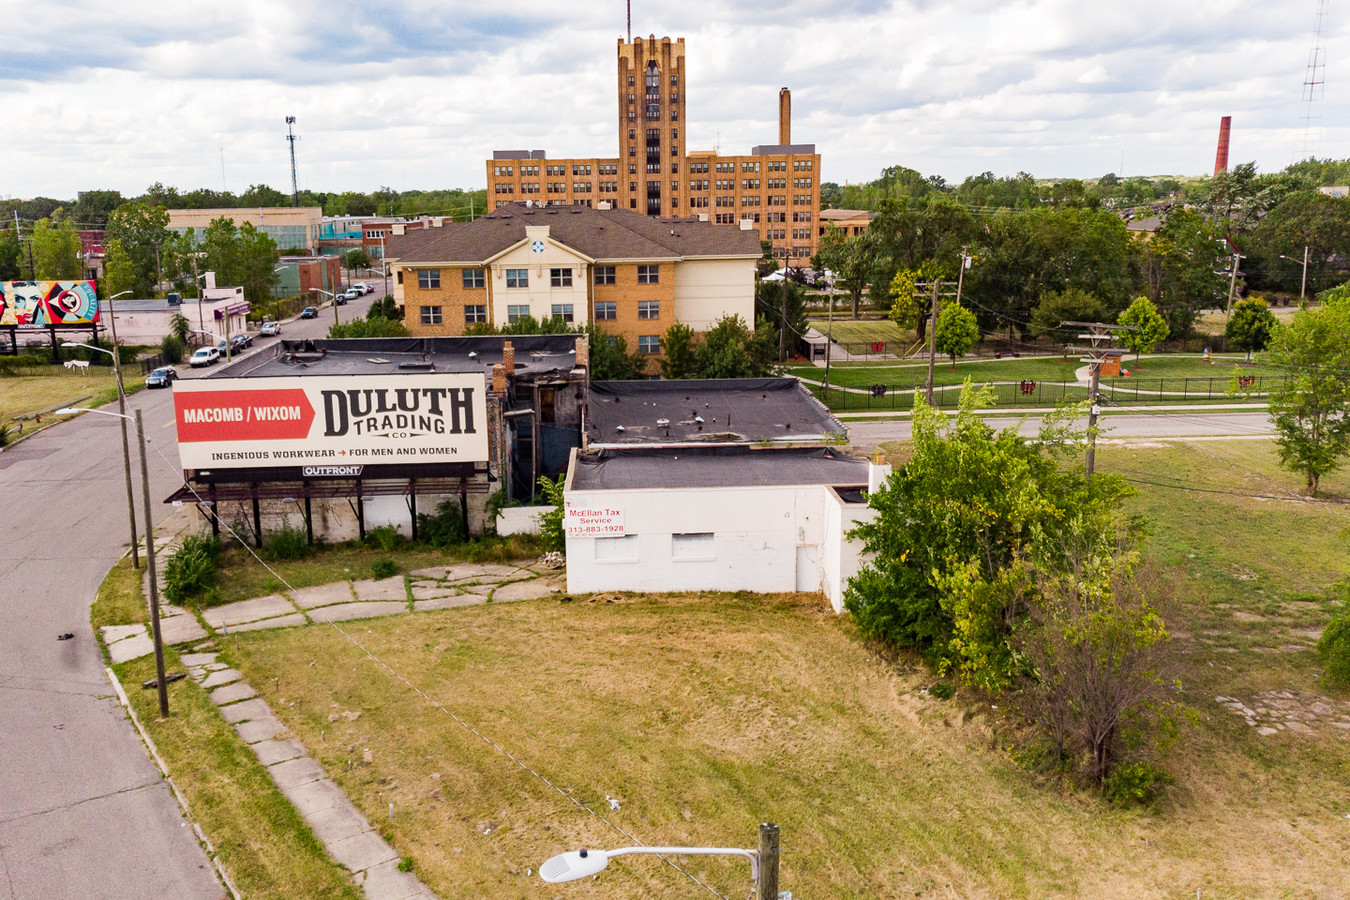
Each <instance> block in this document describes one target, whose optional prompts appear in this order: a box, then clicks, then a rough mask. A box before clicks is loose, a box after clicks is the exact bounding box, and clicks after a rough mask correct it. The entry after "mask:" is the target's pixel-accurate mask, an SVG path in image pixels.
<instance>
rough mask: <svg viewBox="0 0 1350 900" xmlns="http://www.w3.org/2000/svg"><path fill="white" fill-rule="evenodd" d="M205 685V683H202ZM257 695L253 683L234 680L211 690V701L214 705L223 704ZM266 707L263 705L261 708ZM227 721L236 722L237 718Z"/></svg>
mask: <svg viewBox="0 0 1350 900" xmlns="http://www.w3.org/2000/svg"><path fill="white" fill-rule="evenodd" d="M208 680H209V679H208ZM204 686H205V685H204ZM256 696H258V692H257V691H255V690H254V689H253V685H251V684H249V683H248V682H247V681H239V680H237V679H236V680H235V681H234V682H232V683H230V684H227V685H225V686H224V687H218V688H216V689H215V690H214V691H212V692H211V702H213V703H215V704H216V706H223V705H224V704H226V703H234V702H235V701H236V700H247V699H248V698H250V697H256ZM266 708H267V707H266V706H265V705H264V706H263V709H266ZM229 721H233V722H238V721H239V719H231V720H229Z"/></svg>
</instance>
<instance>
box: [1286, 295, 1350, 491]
mask: <svg viewBox="0 0 1350 900" xmlns="http://www.w3.org/2000/svg"><path fill="white" fill-rule="evenodd" d="M1266 363H1267V365H1271V366H1275V367H1277V368H1280V369H1283V370H1285V380H1284V381H1283V382H1282V383H1277V384H1276V385H1275V386H1274V387H1273V388H1272V389H1271V391H1270V417H1271V420H1272V422H1273V423H1274V425H1275V430H1276V432H1277V435H1278V436H1277V437H1276V439H1275V442H1276V447H1277V450H1278V452H1279V455H1280V462H1281V463H1282V464H1283V465H1284V467H1285V468H1287V469H1289V470H1290V471H1292V472H1297V473H1299V474H1301V475H1303V476H1304V477H1305V478H1306V479H1307V488H1308V493H1310V494H1313V495H1316V494H1317V487H1318V482H1319V481H1320V479H1321V477H1322V476H1323V475H1325V474H1327V473H1328V472H1333V471H1335V470H1336V469H1338V468H1340V466H1341V465H1342V464H1343V463H1344V461H1345V456H1346V454H1347V452H1350V378H1347V377H1346V373H1347V372H1350V305H1347V304H1341V303H1335V304H1332V305H1330V306H1326V307H1322V308H1320V309H1307V310H1300V311H1299V312H1297V313H1295V314H1294V317H1293V319H1292V320H1291V321H1290V322H1288V323H1287V324H1281V325H1279V326H1278V327H1276V329H1275V332H1274V334H1273V335H1272V336H1271V340H1270V345H1269V347H1268V348H1267V350H1266Z"/></svg>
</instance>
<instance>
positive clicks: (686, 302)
mask: <svg viewBox="0 0 1350 900" xmlns="http://www.w3.org/2000/svg"><path fill="white" fill-rule="evenodd" d="M727 315H738V316H740V317H741V321H742V322H744V323H745V324H747V325H749V326H750V327H751V328H753V327H755V261H754V260H751V259H691V260H686V261H685V262H679V263H676V264H675V319H676V321H679V322H683V323H684V324H686V325H688V326H689V327H690V328H692V329H694V330H695V331H707V330H708V329H710V328H712V327H713V325H715V324H716V323H717V320H718V319H720V318H722V317H723V316H727Z"/></svg>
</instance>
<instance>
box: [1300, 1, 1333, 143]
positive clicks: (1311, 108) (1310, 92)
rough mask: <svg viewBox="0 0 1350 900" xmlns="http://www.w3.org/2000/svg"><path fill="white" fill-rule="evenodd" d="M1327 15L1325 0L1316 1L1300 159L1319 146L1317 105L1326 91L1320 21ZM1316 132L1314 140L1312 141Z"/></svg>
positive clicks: (1320, 118) (1305, 86)
mask: <svg viewBox="0 0 1350 900" xmlns="http://www.w3.org/2000/svg"><path fill="white" fill-rule="evenodd" d="M1326 13H1327V0H1317V30H1316V32H1315V36H1314V38H1313V49H1312V53H1311V54H1309V56H1308V74H1307V75H1306V76H1305V77H1304V79H1303V104H1304V112H1303V150H1302V153H1301V155H1300V157H1299V158H1300V159H1308V158H1309V157H1310V156H1313V155H1315V153H1316V151H1317V150H1318V149H1320V146H1319V145H1320V144H1321V125H1320V124H1318V125H1314V123H1320V122H1321V121H1322V115H1321V113H1320V111H1319V109H1320V108H1319V107H1318V106H1317V104H1319V103H1321V102H1322V96H1323V94H1324V92H1325V89H1326V73H1327V50H1326V47H1324V46H1323V45H1322V20H1323V19H1324V18H1325V16H1326ZM1314 131H1316V139H1314Z"/></svg>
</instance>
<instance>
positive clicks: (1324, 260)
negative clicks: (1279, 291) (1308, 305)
mask: <svg viewBox="0 0 1350 900" xmlns="http://www.w3.org/2000/svg"><path fill="white" fill-rule="evenodd" d="M1304 248H1307V251H1308V291H1309V293H1317V292H1318V291H1319V290H1322V289H1324V288H1327V287H1330V286H1331V285H1334V284H1336V283H1337V282H1339V281H1341V280H1342V279H1343V278H1344V277H1345V276H1344V271H1343V268H1344V265H1345V262H1344V261H1345V259H1346V258H1347V257H1350V199H1347V198H1344V197H1330V196H1327V195H1326V194H1321V193H1318V192H1317V191H1298V192H1295V193H1292V194H1290V195H1289V196H1288V197H1286V198H1285V199H1284V201H1283V202H1282V203H1280V204H1279V205H1278V206H1276V207H1274V208H1273V209H1271V210H1270V212H1269V213H1267V214H1266V215H1265V217H1264V218H1263V219H1261V222H1260V224H1259V225H1257V226H1256V229H1255V231H1254V232H1253V233H1252V240H1251V251H1250V252H1251V255H1252V257H1253V260H1254V262H1255V263H1256V264H1257V266H1259V269H1260V273H1261V276H1260V277H1258V278H1253V279H1252V280H1253V281H1254V282H1255V283H1257V284H1258V285H1260V286H1261V287H1264V288H1277V287H1278V288H1283V289H1285V290H1288V291H1296V290H1298V289H1299V288H1300V287H1301V286H1302V280H1303V252H1304ZM1281 257H1284V258H1281Z"/></svg>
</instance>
